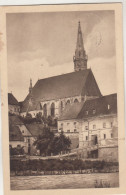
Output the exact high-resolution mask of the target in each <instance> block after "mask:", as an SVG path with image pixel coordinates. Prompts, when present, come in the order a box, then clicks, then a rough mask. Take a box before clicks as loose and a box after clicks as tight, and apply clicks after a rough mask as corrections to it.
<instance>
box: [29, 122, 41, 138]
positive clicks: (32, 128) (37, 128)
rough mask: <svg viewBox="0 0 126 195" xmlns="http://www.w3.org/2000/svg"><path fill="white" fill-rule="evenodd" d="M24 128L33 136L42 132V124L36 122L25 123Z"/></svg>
mask: <svg viewBox="0 0 126 195" xmlns="http://www.w3.org/2000/svg"><path fill="white" fill-rule="evenodd" d="M26 128H27V129H28V130H29V132H30V133H31V135H32V136H33V137H37V136H39V135H41V134H42V132H43V125H42V124H38V123H32V124H26Z"/></svg>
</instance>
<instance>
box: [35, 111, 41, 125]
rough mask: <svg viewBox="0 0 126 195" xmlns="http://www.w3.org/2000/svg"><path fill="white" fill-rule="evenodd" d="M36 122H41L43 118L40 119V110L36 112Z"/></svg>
mask: <svg viewBox="0 0 126 195" xmlns="http://www.w3.org/2000/svg"><path fill="white" fill-rule="evenodd" d="M36 122H41V123H42V122H43V120H42V113H41V112H39V113H37V114H36Z"/></svg>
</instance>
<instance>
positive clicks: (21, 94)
mask: <svg viewBox="0 0 126 195" xmlns="http://www.w3.org/2000/svg"><path fill="white" fill-rule="evenodd" d="M78 21H80V22H81V29H82V33H83V39H84V48H85V50H86V53H87V55H88V68H91V69H92V71H93V73H94V76H95V78H96V81H97V83H98V85H99V88H100V90H101V93H102V94H103V95H107V94H110V93H115V92H116V61H115V55H116V54H115V21H114V12H113V11H91V12H89V11H88V12H57V13H56V12H54V13H18V14H17V13H14V14H7V55H8V77H9V79H8V80H9V83H8V85H9V87H8V89H9V92H11V91H12V92H13V94H14V95H15V97H16V98H17V99H18V100H19V101H22V100H24V98H25V97H26V95H27V93H28V89H29V80H30V78H32V80H33V85H34V84H35V83H36V81H37V80H38V79H41V78H45V77H49V76H54V75H59V74H63V73H68V72H72V71H74V64H73V55H74V53H75V48H76V41H77V29H78Z"/></svg>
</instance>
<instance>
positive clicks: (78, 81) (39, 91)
mask: <svg viewBox="0 0 126 195" xmlns="http://www.w3.org/2000/svg"><path fill="white" fill-rule="evenodd" d="M87 60H88V59H87V55H86V52H85V49H84V44H83V36H82V31H81V25H80V22H79V24H78V34H77V44H76V50H75V56H74V57H73V62H74V70H75V71H74V72H71V73H68V74H63V75H58V76H53V77H49V78H45V79H40V80H38V81H37V82H36V84H35V85H34V87H32V80H30V87H29V94H28V95H27V97H26V98H25V100H24V101H23V102H22V106H21V116H26V114H27V113H31V114H32V117H35V116H36V113H38V112H41V113H42V115H43V116H45V117H47V116H52V117H55V118H58V117H59V116H60V115H61V114H62V112H63V110H64V109H65V107H66V106H68V105H72V104H76V103H77V102H85V101H86V100H89V99H94V98H97V97H101V96H102V95H101V92H100V90H99V87H98V85H97V82H96V80H95V77H94V75H93V73H92V71H91V69H87Z"/></svg>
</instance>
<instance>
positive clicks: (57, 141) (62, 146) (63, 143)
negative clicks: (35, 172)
mask: <svg viewBox="0 0 126 195" xmlns="http://www.w3.org/2000/svg"><path fill="white" fill-rule="evenodd" d="M70 145H71V140H70V139H69V137H66V136H65V135H64V133H63V132H61V133H60V135H59V136H55V137H54V138H53V140H52V142H51V143H50V145H49V150H50V152H51V153H53V154H55V155H56V154H59V153H60V152H66V151H68V150H70Z"/></svg>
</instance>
